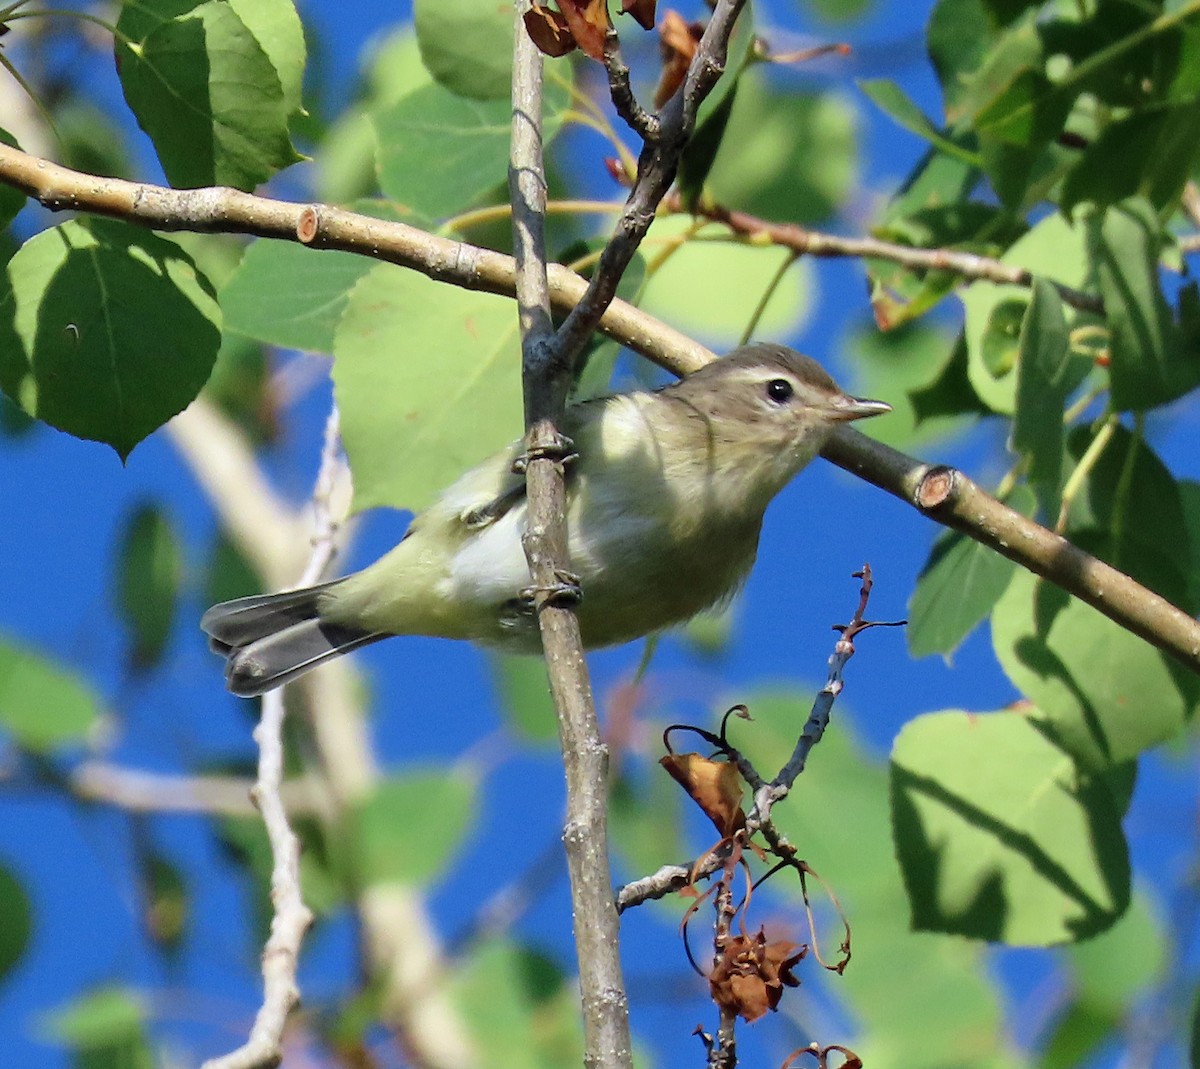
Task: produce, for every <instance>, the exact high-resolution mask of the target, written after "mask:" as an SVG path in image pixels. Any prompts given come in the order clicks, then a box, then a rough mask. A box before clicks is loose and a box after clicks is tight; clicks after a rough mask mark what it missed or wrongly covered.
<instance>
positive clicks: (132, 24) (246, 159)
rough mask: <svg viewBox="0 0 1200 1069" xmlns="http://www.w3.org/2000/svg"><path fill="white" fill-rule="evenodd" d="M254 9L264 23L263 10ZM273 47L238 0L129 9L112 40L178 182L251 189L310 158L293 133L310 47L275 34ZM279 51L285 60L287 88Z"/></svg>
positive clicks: (127, 87) (128, 88)
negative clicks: (292, 119)
mask: <svg viewBox="0 0 1200 1069" xmlns="http://www.w3.org/2000/svg"><path fill="white" fill-rule="evenodd" d="M286 6H287V7H289V8H290V7H291V5H290V4H289V5H286ZM247 11H248V14H250V16H251V21H253V22H255V23H256V24H257V23H258V22H259V16H258V15H257V14H255V11H256V5H253V4H247ZM292 16H293V17H294V16H295V12H294V10H293V11H292ZM284 17H286V16H284ZM267 21H268V19H266V18H263V19H262V22H263V23H264V25H265V23H266V22H267ZM269 21H271V22H272V23H275V24H276V28H278V25H280V24H278V23H276V20H275V19H270V20H269ZM260 28H261V27H260ZM297 28H298V24H297ZM270 41H271V52H268V51H267V49H265V48H264V45H263V44H262V43H261V42H260V41H259V40H258V39H257V38H256V36H255V33H254V31H253V30H252V29H251V27H250V26H249V25H248V24H247V21H246V20H245V19H244V18H243V17H242V15H241V13H240V12H239V10H238V7H237V5H236V4H233V3H221V2H218V0H204V2H201V3H193V2H190V0H147V2H144V3H138V4H125V5H124V6H123V7H122V9H121V17H120V19H118V21H117V35H116V44H115V48H116V58H117V70H118V73H119V74H120V76H121V87H122V89H123V90H124V93H125V100H126V102H127V103H128V104H129V107H130V108H131V109H132V111H133V113H134V115H135V116H136V117H137V120H138V125H139V126H140V127H141V128H142V129H143V130H144V131H145V132H146V133H147V135H148V136H149V137H150V139H151V141H153V142H154V147H155V150H156V152H157V153H158V158H159V161H160V162H161V163H162V166H163V170H164V171H165V172H166V174H167V178H168V179H169V181H170V182H171V184H172V185H174V186H178V187H189V186H211V185H224V186H233V187H234V188H236V189H247V190H248V189H253V188H254V187H255V186H256V185H258V184H259V183H260V182H263V181H265V180H266V179H268V178H270V177H271V175H273V174H274V173H275V172H276V171H278V170H280V169H281V168H283V167H287V166H289V165H290V164H293V163H296V162H297V161H298V160H300V159H302V158H303V157H302V156H300V155H299V153H297V152H296V150H295V149H294V148H293V147H292V143H291V139H290V138H289V136H288V118H289V116H290V115H291V113H292V111H293V110H295V105H296V104H298V99H296V97H297V94H298V90H299V74H298V72H297V71H295V70H294V69H293V68H294V67H295V65H296V63H297V61H299V63H300V65H301V66H302V63H303V55H302V51H303V47H302V46H303V42H302V41H301V42H300V48H301V54H300V55H299V56H297V55H296V52H295V49H296V44H295V41H294V40H293V41H292V42H291V43H290V44H289V43H287V42H286V41H285V40H284V39H283V35H279V36H276V35H275V34H272V35H271V37H270ZM272 53H274V55H275V56H279V57H284V56H286V57H287V65H288V67H289V73H288V74H286V75H285V76H284V77H286V79H287V82H288V85H289V87H291V91H290V92H287V93H285V90H284V77H281V72H280V70H279V69H277V68H276V66H275V63H274V62H273V55H272Z"/></svg>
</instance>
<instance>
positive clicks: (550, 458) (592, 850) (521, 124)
mask: <svg viewBox="0 0 1200 1069" xmlns="http://www.w3.org/2000/svg"><path fill="white" fill-rule="evenodd" d="M521 15H522V12H521V11H520V10H518V12H517V19H516V29H515V36H514V45H513V126H512V149H511V158H510V167H509V191H510V196H511V199H512V207H513V239H514V246H515V253H516V291H517V305H518V312H519V316H520V324H521V338H522V356H523V359H522V381H523V386H524V394H525V423H526V430H527V452H526V469H525V478H526V488H527V494H528V502H529V505H528V509H529V511H528V516H529V519H528V523H527V530H526V534H525V537H524V540H523V541H524V548H525V555H526V558H527V559H528V562H529V571H530V575H531V576H532V579H533V585H534V591H535V594H534V597H535V605H536V608H537V614H538V625H539V627H540V629H541V634H542V646H543V649H544V650H545V656H546V670H547V673H548V675H549V679H550V689H551V692H552V694H553V696H554V706H555V709H556V711H557V714H558V729H559V741H560V743H561V746H562V753H563V768H564V771H565V774H566V781H567V820H566V827H565V828H564V831H563V841H564V844H565V846H566V853H567V867H568V871H569V873H570V878H571V903H572V907H573V914H574V921H575V946H576V952H577V955H578V960H579V983H580V993H581V998H582V1002H583V1024H584V1043H585V1055H584V1061H585V1064H586V1065H589V1066H597V1067H605V1069H628V1067H629V1066H631V1064H632V1051H631V1043H630V1034H629V1007H628V1000H627V997H626V994H625V985H624V979H623V977H622V975H621V958H620V945H619V940H618V927H619V923H618V919H617V911H616V906H615V904H614V902H613V895H612V875H611V872H610V870H609V863H608V825H607V803H608V749H607V747H606V746H605V745H604V742H603V740H602V739H601V737H600V728H599V724H598V722H597V718H596V708H595V702H594V700H593V697H592V688H591V681H590V679H589V678H588V671H587V662H586V661H585V660H584V656H583V641H582V638H581V636H580V632H579V622H578V620H577V619H576V616H575V611H574V606H573V603H572V602H571V601H570V599H564V598H563V597H561V596H556V595H561V594H562V592H563V591H564V590H566V589H569V581H568V580H567V578H566V577H568V576H569V574H570V573H569V568H570V561H569V558H568V554H567V531H566V519H565V516H566V484H565V478H564V463H565V459H566V455H567V451H568V449H569V442H567V441H566V439H565V438H563V436H562V434H561V432H560V431H559V429H558V428H559V427H560V426H561V423H562V416H563V411H564V409H565V406H566V398H567V390H568V388H569V386H570V362H571V361H570V357H566V358H564V353H565V350H564V348H563V346H562V345H560V344H556V341H557V339H555V337H554V334H553V325H552V323H551V318H550V290H549V284H548V280H547V274H546V250H545V237H544V219H545V208H546V180H545V173H544V169H543V162H542V122H541V115H542V56H541V53H540V52H538V50H537V49H536V47H535V46H534V44H533V42H532V40H530V38H529V35H528V34H527V33H526V32H525V26H524V22H523V20H522V17H521Z"/></svg>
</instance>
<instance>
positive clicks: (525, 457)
mask: <svg viewBox="0 0 1200 1069" xmlns="http://www.w3.org/2000/svg"><path fill="white" fill-rule="evenodd" d="M578 459H579V454H578V453H576V452H575V443H574V442H573V441H572V440H571V439H570V438H568V437H567V436H566V435H565V434H559V433H557V432H555V434H554V437H552V438H549V439H547V440H546V441H544V442H533V443H530V444H529V445H527V446H526V447H525V449H524V451H522V452H521V453H520V454H519V455H518V456H517V458H516V459H515V460H514V461H513V466H512V470H513V474H514V475H524V474H525V472H526V471H527V470H528V468H529V462H530V461H532V460H552V461H554V463H556V464H562V465H564V466H565V465H567V464H570V463H571V462H572V461H573V460H578Z"/></svg>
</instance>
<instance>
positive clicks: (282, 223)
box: [0, 144, 1200, 673]
mask: <svg viewBox="0 0 1200 1069" xmlns="http://www.w3.org/2000/svg"><path fill="white" fill-rule="evenodd" d="M0 182H3V183H5V184H7V185H11V186H13V187H14V188H17V189H20V190H22V191H24V192H26V193H28V194H29V195H30V196H34V197H37V198H38V199H39V200H40V201H41V202H42V203H43V204H46V205H47V206H48V207H52V208H57V209H60V210H61V209H72V210H75V211H84V212H93V213H95V214H99V215H107V216H111V217H114V218H119V219H124V220H125V221H126V222H129V223H133V224H136V225H139V226H147V227H154V228H155V229H162V230H197V231H206V232H220V233H230V234H255V235H258V236H262V237H272V238H279V239H281V240H284V241H300V240H301V236H300V230H299V227H300V223H301V222H302V221H304V222H305V226H304V229H303V234H304V243H305V244H310V245H312V246H313V247H315V248H338V249H344V250H346V251H349V252H355V253H358V254H360V255H363V256H371V257H373V258H375V259H379V260H386V261H388V262H390V263H396V264H399V265H401V266H402V267H408V268H410V269H412V270H414V271H419V272H420V273H421V274H424V275H426V276H428V277H430V278H434V279H437V280H439V281H442V282H447V283H449V284H451V285H455V286H461V287H462V288H464V289H476V290H486V291H488V292H490V293H499V294H503V295H506V296H509V297H511V296H513V294H514V292H515V283H514V276H515V266H514V263H513V260H512V257H510V256H505V255H503V254H501V253H497V252H493V251H491V250H488V249H481V248H479V247H477V246H473V245H467V244H464V243H461V242H457V241H450V240H448V239H446V238H437V237H434V236H433V235H430V234H426V233H424V232H423V231H420V230H417V229H416V228H415V227H410V226H406V225H405V224H403V223H391V222H383V221H381V220H378V219H371V218H369V217H367V216H362V215H357V214H356V213H354V212H347V211H343V210H341V209H338V208H329V207H325V206H321V205H299V204H289V203H287V202H284V201H277V200H271V199H269V198H266V197H257V196H255V195H253V194H250V193H241V192H238V191H237V190H232V189H222V188H209V189H199V190H192V189H188V190H174V189H167V188H165V187H162V186H154V185H149V184H146V183H138V182H126V181H122V180H121V179H115V178H98V177H95V176H92V175H88V174H84V173H82V172H80V171H72V170H70V169H69V168H66V167H61V166H59V165H58V164H54V163H50V162H49V161H47V160H43V159H39V158H38V157H35V156H30V155H28V154H26V153H23V152H21V151H19V150H18V149H14V148H11V147H10V146H8V145H4V144H0ZM547 281H548V284H549V288H550V299H551V302H552V305H553V307H554V308H556V309H566V308H570V307H571V306H572V305H573V303H574V302H575V301H577V300H579V299H580V298H582V296H583V294H584V292H585V291H586V289H587V283H586V282H585V281H584V280H583V279H582V278H580V277H579V276H578V275H576V274H574V273H573V272H571V271H568V270H567V269H566V268H564V267H561V266H558V265H553V264H552V265H550V267H549V269H548V274H547ZM598 325H599V329H600V330H601V331H603V332H604V333H605V334H607V335H608V336H609V337H610V338H613V339H614V340H616V341H618V342H620V343H621V344H622V345H626V346H628V347H629V348H631V349H633V350H634V351H635V352H638V353H641V354H642V355H643V356H645V357H646V358H647V359H649V360H653V361H654V362H655V363H656V364H659V365H660V366H661V367H663V368H665V369H666V370H667V371H670V372H672V373H674V374H676V375H687V374H690V373H691V372H693V371H696V370H697V369H699V368H701V367H703V366H704V365H705V364H706V363H708V362H709V361H710V360H711V359H712V358H713V354H712V353H711V352H710V351H709V350H708V349H706V348H705V347H704V346H703V345H701V344H700V343H699V342H697V341H695V340H693V339H691V338H688V337H687V336H686V335H684V334H681V333H680V332H679V331H677V330H675V329H674V328H672V327H669V326H667V325H666V324H665V323H662V322H661V321H659V320H657V319H655V318H654V317H653V316H651V315H649V314H647V313H645V312H642V311H640V310H639V309H636V308H634V307H633V306H632V305H628V304H625V303H624V302H622V301H620V300H614V301H613V302H612V303H611V304H610V306H609V307H608V309H607V310H606V311H605V313H604V315H603V316H602V317H601V319H600V322H599V324H598ZM824 455H825V456H826V459H828V460H831V461H832V462H833V463H835V464H837V465H838V466H839V467H842V468H845V469H846V470H847V471H849V472H850V473H851V474H853V475H857V476H858V477H859V478H863V479H866V480H868V481H869V482H873V483H875V485H877V486H880V487H882V488H883V489H886V490H887V491H888V492H889V493H893V494H895V495H896V496H898V497H900V498H901V499H902V500H904V501H907V502H908V503H909V504H911V505H913V507H914V508H917V509H918V510H919V511H921V512H922V514H923V515H926V516H928V517H929V518H930V519H933V520H935V521H937V522H938V523H942V524H944V525H945V526H948V527H954V528H955V529H956V530H960V531H962V532H963V533H964V534H966V535H967V536H968V537H970V538H973V539H975V540H976V541H977V542H980V543H982V544H983V545H986V546H990V547H992V548H994V549H997V550H998V551H1000V552H1003V553H1004V554H1005V555H1006V556H1007V557H1008V558H1009V559H1010V560H1014V561H1016V562H1017V563H1018V564H1020V565H1021V566H1022V567H1023V568H1027V569H1028V570H1030V571H1032V572H1035V573H1036V574H1038V575H1041V576H1044V577H1045V578H1047V579H1049V580H1050V581H1051V582H1053V583H1055V584H1057V585H1058V586H1060V587H1062V588H1063V589H1064V590H1066V591H1068V592H1070V593H1072V594H1074V595H1076V596H1077V597H1078V598H1079V599H1080V600H1081V601H1084V602H1086V603H1087V604H1089V605H1091V606H1092V607H1093V608H1095V609H1098V610H1099V611H1100V612H1102V613H1104V614H1105V615H1106V616H1107V617H1109V619H1111V620H1113V621H1115V622H1116V623H1118V624H1120V625H1121V626H1122V627H1124V628H1126V629H1127V630H1129V631H1132V632H1133V633H1134V634H1137V635H1140V636H1142V637H1143V638H1145V639H1146V640H1147V641H1148V642H1150V643H1151V644H1153V645H1154V646H1157V647H1158V648H1159V649H1161V650H1164V651H1166V652H1167V653H1169V654H1171V655H1172V656H1173V657H1175V658H1176V659H1177V660H1179V661H1180V662H1181V663H1182V664H1184V665H1185V666H1187V667H1188V668H1190V669H1191V670H1192V671H1193V672H1197V673H1200V624H1198V623H1197V622H1196V621H1194V620H1192V619H1191V618H1190V617H1189V616H1187V615H1186V614H1185V613H1182V612H1181V611H1180V610H1179V609H1176V608H1174V607H1173V606H1167V607H1166V608H1163V609H1159V608H1157V607H1158V606H1161V605H1165V603H1164V602H1163V601H1162V599H1161V598H1159V597H1158V596H1157V595H1155V594H1152V593H1151V592H1150V591H1149V590H1147V589H1146V588H1145V587H1142V586H1140V585H1139V584H1137V583H1135V582H1133V580H1131V579H1129V578H1128V577H1127V576H1123V575H1121V574H1120V573H1119V572H1116V571H1115V570H1114V569H1112V568H1109V567H1107V566H1105V565H1102V564H1101V562H1100V561H1098V560H1097V559H1096V558H1095V557H1092V556H1091V555H1090V554H1087V553H1084V552H1083V551H1082V550H1080V549H1078V548H1077V547H1075V546H1072V545H1071V544H1070V543H1068V542H1066V541H1065V540H1064V539H1061V538H1057V537H1056V536H1054V535H1053V534H1052V532H1050V531H1048V530H1047V529H1046V528H1044V527H1042V526H1041V525H1040V524H1037V523H1034V522H1033V521H1032V520H1028V519H1026V518H1025V517H1023V516H1021V515H1020V514H1019V513H1016V512H1013V511H1012V510H1011V509H1007V508H1005V507H1004V506H1003V505H1001V504H1000V502H998V501H996V500H995V498H992V497H990V496H988V495H987V494H986V493H984V491H982V490H981V489H979V487H977V486H975V485H974V484H971V490H970V493H971V496H972V497H973V498H974V499H975V500H977V501H981V502H984V503H986V505H987V509H988V510H989V513H994V514H995V516H996V517H997V519H998V520H1002V523H1003V525H1004V526H1005V527H1007V528H1008V529H1009V530H1010V531H1011V532H1012V533H1013V534H1014V535H1019V537H1017V538H1013V539H1009V538H1005V537H1004V536H1002V535H997V532H996V525H995V523H993V522H988V523H983V522H979V523H977V522H975V521H974V520H973V518H972V516H971V513H970V511H969V510H966V509H956V510H955V512H956V514H955V515H953V516H951V515H950V513H949V511H947V510H946V509H945V508H935V509H928V508H925V507H922V506H921V505H920V504H919V503H918V502H917V501H916V500H915V499H914V498H913V497H912V495H911V493H910V490H909V488H908V484H907V482H906V480H905V472H906V471H916V470H917V469H922V470H924V469H927V468H929V465H927V464H925V463H924V462H922V461H920V460H917V459H915V458H913V457H908V456H905V455H904V454H902V453H898V452H896V451H895V450H891V449H887V448H886V447H883V446H879V445H877V444H876V443H875V442H873V441H871V439H869V438H867V437H866V436H865V435H863V434H860V433H858V432H856V431H854V430H852V429H850V428H844V429H843V430H842V432H841V433H839V434H838V435H837V436H836V440H835V441H834V442H831V443H830V445H829V446H828V447H827V448H826V450H825V453H824ZM941 470H943V471H946V470H948V469H941ZM954 474H955V481H956V482H957V483H958V485H960V486H961V485H962V484H963V483H964V481H966V482H969V480H966V479H965V476H963V475H961V473H954ZM995 510H1000V511H999V512H995ZM1047 539H1051V540H1053V541H1050V542H1047V541H1046V540H1047ZM1002 543H1003V545H1002ZM1039 547H1040V548H1039ZM1047 547H1048V548H1047ZM1083 575H1086V576H1087V581H1086V582H1081V581H1080V577H1081V576H1083ZM1140 605H1146V606H1155V607H1156V608H1155V610H1154V611H1152V612H1150V613H1149V615H1148V614H1147V612H1146V611H1144V610H1143V609H1142V608H1139V606H1140ZM1160 620H1162V621H1166V622H1167V625H1168V626H1166V627H1165V628H1164V629H1162V630H1159V629H1158V623H1159V621H1160Z"/></svg>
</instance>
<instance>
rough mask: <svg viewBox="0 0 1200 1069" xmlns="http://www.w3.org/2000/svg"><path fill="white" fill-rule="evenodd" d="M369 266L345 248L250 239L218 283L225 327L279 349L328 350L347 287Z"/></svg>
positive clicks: (368, 261) (347, 295) (371, 262)
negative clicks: (221, 283) (235, 265)
mask: <svg viewBox="0 0 1200 1069" xmlns="http://www.w3.org/2000/svg"><path fill="white" fill-rule="evenodd" d="M375 265H376V261H375V260H372V259H370V258H368V257H366V256H356V255H354V254H353V253H349V252H337V251H334V250H317V249H309V248H305V247H303V246H300V245H296V244H294V243H292V242H290V241H271V240H269V239H262V240H259V241H255V242H253V243H252V244H251V245H250V246H249V247H248V248H247V249H246V255H245V256H243V257H242V262H241V264H240V265H239V266H238V269H237V270H236V271H235V272H234V273H233V275H232V276H231V277H230V279H229V281H227V282H226V283H225V285H224V286H223V287H222V288H221V293H220V297H221V311H222V312H223V313H224V314H225V326H226V328H227V329H228V330H233V331H237V332H238V333H239V334H245V335H246V336H247V337H250V338H256V339H258V340H259V341H261V342H265V343H266V344H267V345H275V346H278V347H279V348H281V349H301V350H304V351H305V352H310V353H331V352H333V338H334V334H335V333H336V331H337V325H338V322H339V321H340V319H341V317H342V312H343V311H345V308H346V303H347V301H348V300H349V298H350V291H351V290H352V289H353V288H354V284H355V283H356V282H358V280H359V279H360V278H362V277H363V276H364V275H365V274H367V272H369V271H370V270H371V268H373V267H374V266H375Z"/></svg>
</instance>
